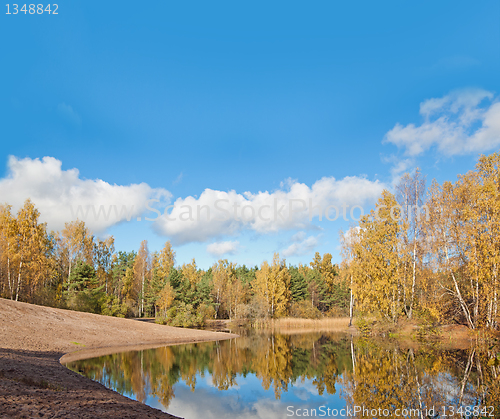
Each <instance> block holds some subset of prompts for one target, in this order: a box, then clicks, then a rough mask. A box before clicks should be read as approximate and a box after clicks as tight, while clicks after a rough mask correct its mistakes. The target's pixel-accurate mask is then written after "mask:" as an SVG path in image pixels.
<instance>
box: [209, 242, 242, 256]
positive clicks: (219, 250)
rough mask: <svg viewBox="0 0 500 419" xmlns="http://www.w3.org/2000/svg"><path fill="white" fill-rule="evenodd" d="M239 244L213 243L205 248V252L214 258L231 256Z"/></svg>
mask: <svg viewBox="0 0 500 419" xmlns="http://www.w3.org/2000/svg"><path fill="white" fill-rule="evenodd" d="M239 244H240V243H239V242H238V241H225V242H215V243H211V244H209V245H208V246H207V252H208V253H210V254H211V255H212V256H216V257H220V256H222V255H226V254H229V255H232V254H234V253H236V251H237V250H238V246H239Z"/></svg>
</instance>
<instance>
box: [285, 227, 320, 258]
mask: <svg viewBox="0 0 500 419" xmlns="http://www.w3.org/2000/svg"><path fill="white" fill-rule="evenodd" d="M302 233H303V232H302ZM300 237H301V236H300ZM294 239H295V243H292V244H291V245H290V246H288V247H287V248H286V249H285V250H283V252H282V254H283V256H284V257H290V256H301V255H305V254H307V253H309V252H311V251H312V250H314V248H315V247H316V246H317V245H318V237H314V236H309V237H301V238H299V236H297V234H295V235H294V236H292V239H291V240H292V241H293V240H294Z"/></svg>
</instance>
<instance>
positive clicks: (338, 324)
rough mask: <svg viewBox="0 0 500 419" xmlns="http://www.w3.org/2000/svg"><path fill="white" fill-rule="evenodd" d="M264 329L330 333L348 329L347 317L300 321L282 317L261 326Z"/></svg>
mask: <svg viewBox="0 0 500 419" xmlns="http://www.w3.org/2000/svg"><path fill="white" fill-rule="evenodd" d="M262 327H264V328H273V329H282V330H292V329H299V330H303V331H306V330H307V331H314V330H322V331H331V332H343V331H346V330H347V329H348V327H349V317H327V318H323V319H300V318H295V317H284V318H282V319H277V320H270V321H267V322H266V323H264V324H262Z"/></svg>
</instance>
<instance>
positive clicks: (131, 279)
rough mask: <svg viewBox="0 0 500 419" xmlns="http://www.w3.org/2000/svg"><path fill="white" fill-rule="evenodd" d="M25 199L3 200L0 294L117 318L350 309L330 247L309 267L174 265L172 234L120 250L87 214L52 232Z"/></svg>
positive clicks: (185, 318)
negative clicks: (152, 246) (156, 245)
mask: <svg viewBox="0 0 500 419" xmlns="http://www.w3.org/2000/svg"><path fill="white" fill-rule="evenodd" d="M39 217H40V213H39V211H38V210H37V209H36V208H35V206H34V204H33V203H32V202H31V201H30V200H29V199H28V200H27V201H26V202H25V203H24V206H23V207H22V208H21V209H20V210H19V211H18V213H17V214H15V215H13V214H12V213H11V207H10V206H9V205H3V206H0V293H1V295H2V296H3V297H5V298H10V299H13V300H16V301H17V300H19V301H26V302H30V303H37V304H42V305H49V306H54V307H63V308H70V309H73V310H80V311H88V312H92V313H97V314H106V315H113V316H120V317H125V316H127V317H144V316H147V317H149V316H155V317H156V318H157V319H158V320H159V321H161V322H165V323H169V324H172V325H175V326H195V325H201V324H203V323H204V321H205V320H207V319H251V320H253V319H265V318H278V317H282V316H286V315H293V316H297V317H309V318H319V317H322V316H323V315H339V314H342V313H344V314H345V312H346V309H347V307H348V303H349V300H348V298H349V297H348V296H349V290H348V288H347V284H346V283H343V282H339V281H338V276H339V273H338V267H337V266H336V265H334V264H333V263H332V255H331V254H328V253H327V254H324V255H323V256H320V255H319V253H316V255H315V257H314V260H313V261H312V262H311V263H310V264H309V265H308V266H302V265H299V266H298V267H296V266H290V265H288V266H287V265H286V263H285V260H284V259H281V258H280V257H279V255H278V254H275V255H274V258H273V260H272V262H271V263H268V262H264V263H262V265H261V266H260V267H257V266H255V267H250V268H248V267H246V266H245V265H243V266H239V265H236V264H234V263H232V262H229V261H228V260H225V259H224V260H222V259H221V260H219V261H218V262H217V263H215V264H214V265H213V266H212V267H210V268H209V269H208V270H203V269H200V268H198V266H197V265H196V261H195V260H194V259H193V260H192V261H191V262H190V263H187V264H183V265H181V266H178V265H176V262H175V251H174V250H173V249H172V246H171V244H170V242H169V241H167V242H166V243H165V245H164V247H163V249H162V250H161V251H159V252H150V251H149V249H148V243H147V241H146V240H144V241H142V242H141V244H140V246H139V249H138V250H137V251H131V252H123V251H119V252H116V251H115V248H114V239H113V237H112V236H111V237H108V238H107V239H105V240H101V239H99V238H98V237H96V236H95V235H94V234H93V233H92V232H91V231H90V230H89V228H87V227H86V225H85V223H84V222H83V221H79V220H76V221H73V222H69V223H66V224H65V227H64V229H63V230H62V231H60V232H48V231H47V228H46V225H45V224H44V223H40V222H39Z"/></svg>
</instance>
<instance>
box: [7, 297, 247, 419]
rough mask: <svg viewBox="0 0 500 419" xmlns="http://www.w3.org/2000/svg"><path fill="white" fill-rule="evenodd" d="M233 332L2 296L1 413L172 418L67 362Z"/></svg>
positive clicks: (26, 416) (207, 338) (93, 417)
mask: <svg viewBox="0 0 500 419" xmlns="http://www.w3.org/2000/svg"><path fill="white" fill-rule="evenodd" d="M234 337H237V335H233V334H229V333H222V332H211V331H205V330H196V329H183V328H175V327H170V326H163V325H157V324H153V323H148V322H139V321H136V320H133V319H122V318H117V317H109V316H101V315H97V314H91V313H83V312H77V311H71V310H64V309H57V308H51V307H44V306H37V305H33V304H27V303H20V302H15V301H11V300H6V299H0V416H1V417H16V418H37V417H52V418H92V419H95V417H106V418H139V417H140V418H143V417H144V418H146V417H147V418H173V417H175V416H172V415H169V414H168V413H164V412H162V411H160V410H158V409H154V408H152V407H149V406H147V405H144V404H142V403H140V402H137V401H135V400H132V399H129V398H127V397H125V396H122V395H120V394H118V393H116V392H115V391H113V390H110V389H108V388H106V387H104V386H103V385H101V384H99V383H97V382H94V381H92V380H90V379H88V378H86V377H83V376H81V375H79V374H77V373H75V372H73V371H70V370H69V369H67V368H66V367H65V366H64V365H63V363H66V362H70V361H72V360H76V359H84V358H91V357H93V356H100V355H105V354H110V353H115V352H122V351H128V350H139V349H146V348H153V347H159V346H169V345H180V344H184V343H193V342H201V341H214V340H223V339H231V338H234ZM4 415H5V416H4Z"/></svg>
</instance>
